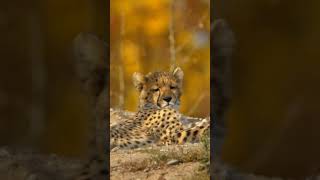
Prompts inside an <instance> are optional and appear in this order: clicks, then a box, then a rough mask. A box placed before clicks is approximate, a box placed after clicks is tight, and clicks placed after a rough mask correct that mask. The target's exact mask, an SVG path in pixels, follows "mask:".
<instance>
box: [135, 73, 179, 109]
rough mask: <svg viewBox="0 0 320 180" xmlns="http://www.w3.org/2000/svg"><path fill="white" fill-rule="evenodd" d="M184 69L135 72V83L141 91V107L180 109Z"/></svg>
mask: <svg viewBox="0 0 320 180" xmlns="http://www.w3.org/2000/svg"><path fill="white" fill-rule="evenodd" d="M182 80H183V71H182V70H181V68H179V67H177V68H175V69H174V70H172V71H170V72H153V73H149V74H147V75H143V74H141V73H137V72H136V73H134V74H133V84H134V86H135V87H136V89H137V90H138V91H139V93H140V95H139V107H140V108H148V107H156V108H164V107H171V108H174V109H178V108H179V105H180V96H181V89H182Z"/></svg>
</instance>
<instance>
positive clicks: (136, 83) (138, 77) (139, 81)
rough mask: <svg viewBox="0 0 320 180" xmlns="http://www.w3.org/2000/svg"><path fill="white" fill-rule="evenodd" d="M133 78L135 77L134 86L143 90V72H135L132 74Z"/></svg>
mask: <svg viewBox="0 0 320 180" xmlns="http://www.w3.org/2000/svg"><path fill="white" fill-rule="evenodd" d="M132 79H133V85H134V87H135V88H136V89H137V90H138V91H141V90H142V87H143V84H144V83H145V77H144V75H143V74H141V73H139V72H135V73H133V75H132Z"/></svg>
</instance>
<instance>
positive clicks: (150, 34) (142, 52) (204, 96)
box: [110, 0, 210, 117]
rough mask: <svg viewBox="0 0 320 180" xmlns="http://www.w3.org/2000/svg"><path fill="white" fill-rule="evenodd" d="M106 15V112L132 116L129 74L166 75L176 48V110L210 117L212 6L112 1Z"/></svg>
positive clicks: (204, 0)
mask: <svg viewBox="0 0 320 180" xmlns="http://www.w3.org/2000/svg"><path fill="white" fill-rule="evenodd" d="M110 11H111V12H110V50H111V55H110V107H113V108H122V109H126V110H130V111H136V110H137V107H138V92H137V91H136V90H135V88H134V86H133V84H132V74H133V73H134V72H142V73H144V74H146V73H148V72H152V71H168V70H169V68H170V65H171V64H172V63H171V60H172V58H171V57H172V54H171V53H170V51H171V50H172V48H173V47H174V50H175V62H176V64H177V65H178V66H180V67H181V68H182V70H183V71H184V74H185V77H184V86H183V95H182V99H181V108H180V110H181V111H182V113H184V114H186V115H190V116H198V117H204V116H208V115H209V114H210V1H209V0H199V1H193V0H174V1H171V0H158V1H150V0H139V1H133V0H122V1H111V2H110ZM170 32H171V33H170ZM170 35H171V36H172V37H174V42H173V41H170V40H169V36H170Z"/></svg>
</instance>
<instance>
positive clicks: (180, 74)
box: [172, 67, 184, 82]
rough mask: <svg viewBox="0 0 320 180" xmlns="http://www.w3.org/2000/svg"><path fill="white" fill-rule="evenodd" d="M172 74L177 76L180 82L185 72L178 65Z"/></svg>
mask: <svg viewBox="0 0 320 180" xmlns="http://www.w3.org/2000/svg"><path fill="white" fill-rule="evenodd" d="M172 74H173V76H174V77H175V78H177V80H178V81H179V82H182V80H183V75H184V74H183V71H182V69H181V68H180V67H176V68H175V69H173V71H172Z"/></svg>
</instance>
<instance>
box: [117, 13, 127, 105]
mask: <svg viewBox="0 0 320 180" xmlns="http://www.w3.org/2000/svg"><path fill="white" fill-rule="evenodd" d="M124 35H125V14H124V12H122V13H121V21H120V48H119V49H120V65H119V71H118V72H119V91H120V94H119V107H120V108H123V106H124V89H125V83H124V72H123V60H124V59H123V55H122V52H123V39H124Z"/></svg>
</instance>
